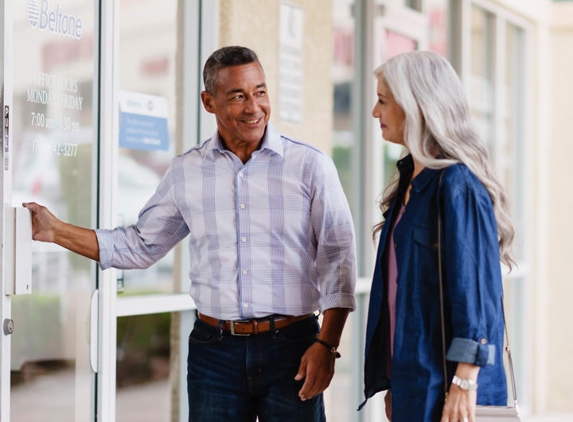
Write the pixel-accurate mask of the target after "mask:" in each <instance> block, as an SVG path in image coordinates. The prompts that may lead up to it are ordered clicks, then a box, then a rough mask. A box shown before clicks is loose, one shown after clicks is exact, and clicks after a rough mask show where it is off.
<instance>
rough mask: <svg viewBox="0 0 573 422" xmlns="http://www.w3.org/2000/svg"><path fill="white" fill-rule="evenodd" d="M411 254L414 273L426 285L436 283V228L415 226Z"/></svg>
mask: <svg viewBox="0 0 573 422" xmlns="http://www.w3.org/2000/svg"><path fill="white" fill-rule="evenodd" d="M413 240H414V243H413V249H414V250H413V253H414V255H415V260H416V262H415V265H416V267H417V268H416V271H417V272H418V275H419V277H420V278H421V279H422V280H423V281H424V282H426V283H430V284H434V283H436V284H437V283H438V282H439V279H438V228H437V226H426V225H415V226H414V230H413Z"/></svg>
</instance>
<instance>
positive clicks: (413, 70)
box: [374, 51, 515, 269]
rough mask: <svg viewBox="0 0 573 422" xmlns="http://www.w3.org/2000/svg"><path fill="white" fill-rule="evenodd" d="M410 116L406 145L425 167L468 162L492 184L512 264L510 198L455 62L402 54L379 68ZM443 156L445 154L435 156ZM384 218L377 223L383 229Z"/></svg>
mask: <svg viewBox="0 0 573 422" xmlns="http://www.w3.org/2000/svg"><path fill="white" fill-rule="evenodd" d="M374 75H375V76H376V77H377V78H379V79H380V78H381V80H382V81H383V83H385V85H386V87H387V88H388V90H389V91H390V92H391V93H392V95H393V96H394V99H395V101H396V102H397V103H398V105H400V107H402V109H403V110H404V113H405V115H406V119H405V122H404V144H405V145H406V147H407V149H408V151H409V152H410V154H412V157H413V158H414V159H415V160H416V161H418V162H420V163H421V164H422V165H424V166H425V167H429V168H432V169H441V168H445V167H449V166H451V165H453V164H456V163H460V162H461V163H463V164H465V165H466V166H467V167H468V168H469V169H470V170H471V171H472V172H473V173H474V174H475V175H476V176H477V178H478V179H479V180H480V181H481V182H482V183H483V185H484V186H485V188H486V189H487V191H488V193H489V196H490V198H491V201H492V203H493V208H494V212H495V218H496V220H497V231H498V240H499V251H500V257H501V261H502V262H503V263H504V264H506V265H507V266H508V267H509V268H510V269H511V267H512V264H515V261H514V260H513V255H512V244H513V239H514V235H515V232H514V228H513V222H512V219H511V216H510V213H509V204H508V198H507V196H506V194H505V192H504V189H503V187H502V185H501V183H500V182H499V181H498V179H497V177H496V175H495V172H494V171H493V169H492V167H491V165H490V162H489V154H488V150H487V147H486V145H485V143H484V142H483V141H482V140H481V139H480V137H479V136H478V132H477V130H476V128H475V126H474V124H473V122H472V118H471V114H470V109H469V105H468V102H467V99H466V96H465V94H464V91H463V88H462V84H461V82H460V80H459V78H458V76H457V74H456V72H455V70H454V69H453V67H452V66H451V65H450V63H449V62H448V61H447V60H446V59H445V58H444V57H442V56H441V55H439V54H437V53H433V52H430V51H414V52H409V53H404V54H400V55H397V56H395V57H393V58H391V59H389V60H388V61H386V62H385V63H384V64H382V65H381V66H380V67H378V68H377V69H376V70H375V71H374ZM436 155H439V156H440V158H439V159H437V158H435V157H436ZM398 178H399V174H398V172H396V173H395V174H394V176H393V177H392V180H391V181H390V183H389V184H388V186H387V187H386V188H385V190H384V192H383V194H382V199H381V201H380V209H381V210H382V211H383V212H384V211H386V210H387V209H388V208H389V207H390V204H391V202H392V201H393V200H394V198H395V197H396V195H397V190H398ZM382 224H383V223H381V224H379V225H377V226H376V228H375V230H379V229H380V228H381V226H382Z"/></svg>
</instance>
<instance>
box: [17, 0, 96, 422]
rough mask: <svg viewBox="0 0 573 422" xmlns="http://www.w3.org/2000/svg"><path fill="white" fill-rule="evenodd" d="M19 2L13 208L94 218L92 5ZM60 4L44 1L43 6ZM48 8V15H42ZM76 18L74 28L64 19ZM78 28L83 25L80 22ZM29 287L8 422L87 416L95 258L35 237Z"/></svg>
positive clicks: (20, 313)
mask: <svg viewBox="0 0 573 422" xmlns="http://www.w3.org/2000/svg"><path fill="white" fill-rule="evenodd" d="M34 3H35V2H31V1H28V2H15V3H14V7H13V13H14V34H13V39H14V51H15V52H17V54H14V58H13V59H14V60H13V65H14V80H13V104H14V105H13V110H12V116H11V129H12V134H13V143H12V145H13V151H12V163H11V164H12V176H13V186H12V205H13V206H15V207H19V206H21V205H20V204H21V203H22V202H24V201H36V202H39V203H41V204H43V205H46V206H48V208H49V209H50V210H51V211H52V212H53V213H54V214H56V215H57V216H58V217H60V218H62V219H63V220H65V221H69V222H71V223H73V224H76V225H81V226H87V227H90V226H92V225H93V221H94V219H93V216H92V210H93V209H94V208H95V207H94V202H93V198H94V195H93V192H94V191H93V189H92V186H94V185H95V183H93V181H92V165H93V162H94V148H95V129H94V113H95V107H96V105H95V104H94V101H93V91H94V90H96V89H97V87H96V86H95V84H94V80H93V69H94V67H95V57H94V26H93V24H94V7H95V6H94V2H93V1H86V0H67V1H62V2H61V4H59V5H58V7H59V9H58V10H59V13H58V14H57V15H54V16H57V19H59V21H58V22H60V25H57V26H55V27H52V29H51V30H42V29H41V28H40V26H41V22H42V19H44V18H43V16H45V13H47V12H46V10H45V9H42V10H41V11H40V13H39V15H36V14H34V13H32V12H33V4H34ZM44 6H45V7H51V6H54V7H55V5H54V4H53V3H48V2H46V3H43V4H42V7H44ZM42 13H44V15H43V14H42ZM71 21H73V22H76V23H78V24H79V25H78V26H75V27H74V32H73V33H70V32H69V31H70V30H71V29H72V27H71V26H70V25H66V22H71ZM79 27H81V29H78V28H79ZM31 265H32V293H31V294H29V295H22V296H13V297H12V318H13V320H14V323H15V330H14V333H13V334H12V350H11V354H12V356H11V357H12V359H11V370H12V373H11V375H12V377H11V378H12V389H11V420H12V421H13V422H14V421H15V422H19V421H22V422H24V421H25V422H28V421H37V420H41V421H46V422H51V421H54V422H56V421H57V422H61V421H89V420H91V409H92V406H93V397H95V393H94V392H93V388H92V378H93V377H92V373H91V369H90V366H89V362H88V356H89V323H90V315H89V309H90V306H89V303H90V294H91V291H92V290H93V288H94V281H93V280H92V274H93V271H92V268H93V267H92V264H91V263H90V262H89V261H88V260H87V259H84V258H81V257H79V256H78V255H75V254H72V253H70V252H67V251H65V250H64V249H62V248H60V247H59V246H56V245H54V244H48V243H40V242H34V243H33V244H32V262H31Z"/></svg>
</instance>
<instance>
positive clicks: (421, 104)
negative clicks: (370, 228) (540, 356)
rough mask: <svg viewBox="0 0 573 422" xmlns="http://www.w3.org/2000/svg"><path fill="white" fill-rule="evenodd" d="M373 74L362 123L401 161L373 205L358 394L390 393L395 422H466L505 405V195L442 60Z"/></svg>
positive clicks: (411, 62)
mask: <svg viewBox="0 0 573 422" xmlns="http://www.w3.org/2000/svg"><path fill="white" fill-rule="evenodd" d="M374 73H375V75H376V77H377V78H378V88H377V90H378V102H377V103H376V105H375V106H374V109H373V112H372V114H373V116H374V118H376V119H378V120H379V121H380V127H381V129H382V136H383V138H384V139H385V140H386V141H388V142H392V143H396V144H399V145H402V146H404V147H405V148H406V153H407V154H406V155H405V157H404V158H402V159H401V160H400V161H398V163H397V167H398V171H397V172H396V175H395V177H394V179H393V181H392V182H391V183H390V184H389V185H388V186H387V188H386V189H385V191H384V194H383V197H382V200H381V203H380V208H381V210H382V212H383V214H384V220H385V221H384V222H382V223H380V224H379V225H377V226H376V227H375V234H378V233H379V234H380V240H379V246H378V253H377V259H376V266H375V271H374V277H373V282H372V290H371V296H370V306H369V315H368V326H367V332H366V350H365V354H366V356H365V395H366V398H367V399H368V398H370V397H372V396H373V395H374V394H375V393H377V392H379V391H382V390H389V391H388V393H387V395H386V413H387V415H388V418H389V419H390V420H392V421H393V422H402V421H408V422H409V421H416V422H418V421H441V422H458V421H473V420H474V414H475V406H476V402H477V403H478V404H490V405H501V404H506V402H507V390H506V380H505V372H504V367H503V356H502V351H503V334H504V323H503V313H502V279H501V266H500V260H501V261H502V262H504V263H505V264H507V265H508V266H509V267H510V268H511V265H512V263H513V259H512V256H511V244H512V242H513V236H514V231H513V226H512V222H511V219H510V216H509V213H508V210H507V198H506V195H505V194H504V192H503V189H502V187H501V185H500V183H499V182H498V181H497V179H496V177H495V175H494V172H493V170H492V168H491V165H490V164H489V162H488V154H487V149H486V146H485V145H484V143H483V142H482V141H481V140H480V139H479V138H478V135H477V132H476V130H475V128H474V126H473V124H472V122H471V116H470V111H469V107H468V104H467V100H466V99H465V96H464V93H463V90H462V86H461V83H460V81H459V79H458V77H457V75H456V73H455V71H454V69H453V68H452V67H451V65H450V64H449V63H448V62H447V61H446V60H445V59H444V58H443V57H442V56H440V55H438V54H435V53H432V52H427V51H416V52H411V53H405V54H401V55H398V56H396V57H393V58H392V59H390V60H388V61H387V62H386V63H384V64H383V65H382V66H380V67H379V68H378V69H376V70H375V72H374ZM438 218H440V219H441V240H440V244H441V259H442V274H443V285H444V287H443V299H444V315H445V332H446V336H445V347H444V346H443V343H442V338H443V336H442V328H441V327H442V324H441V311H440V309H441V307H440V281H439V270H438V268H439V265H438ZM444 353H446V354H447V364H446V366H447V388H448V390H449V393H448V395H447V399H446V400H444V399H445V391H444V390H445V386H444V359H443V356H444ZM476 387H477V388H476ZM390 391H391V393H390Z"/></svg>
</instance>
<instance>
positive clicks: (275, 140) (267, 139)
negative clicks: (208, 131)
mask: <svg viewBox="0 0 573 422" xmlns="http://www.w3.org/2000/svg"><path fill="white" fill-rule="evenodd" d="M281 138H282V137H281V134H280V132H279V131H278V129H277V128H276V127H275V126H274V125H273V124H272V123H271V122H269V123H267V129H266V130H265V134H264V135H263V142H262V143H261V148H260V149H259V151H262V150H265V149H268V150H270V151H272V152H275V153H277V154H278V155H280V156H281V157H282V156H283V155H284V147H283V143H282V139H281ZM211 140H212V141H213V147H212V149H213V150H218V151H225V149H226V148H225V145H224V144H223V141H222V139H221V137H220V136H219V131H218V130H216V131H215V133H214V134H213V136H212V137H211Z"/></svg>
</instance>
